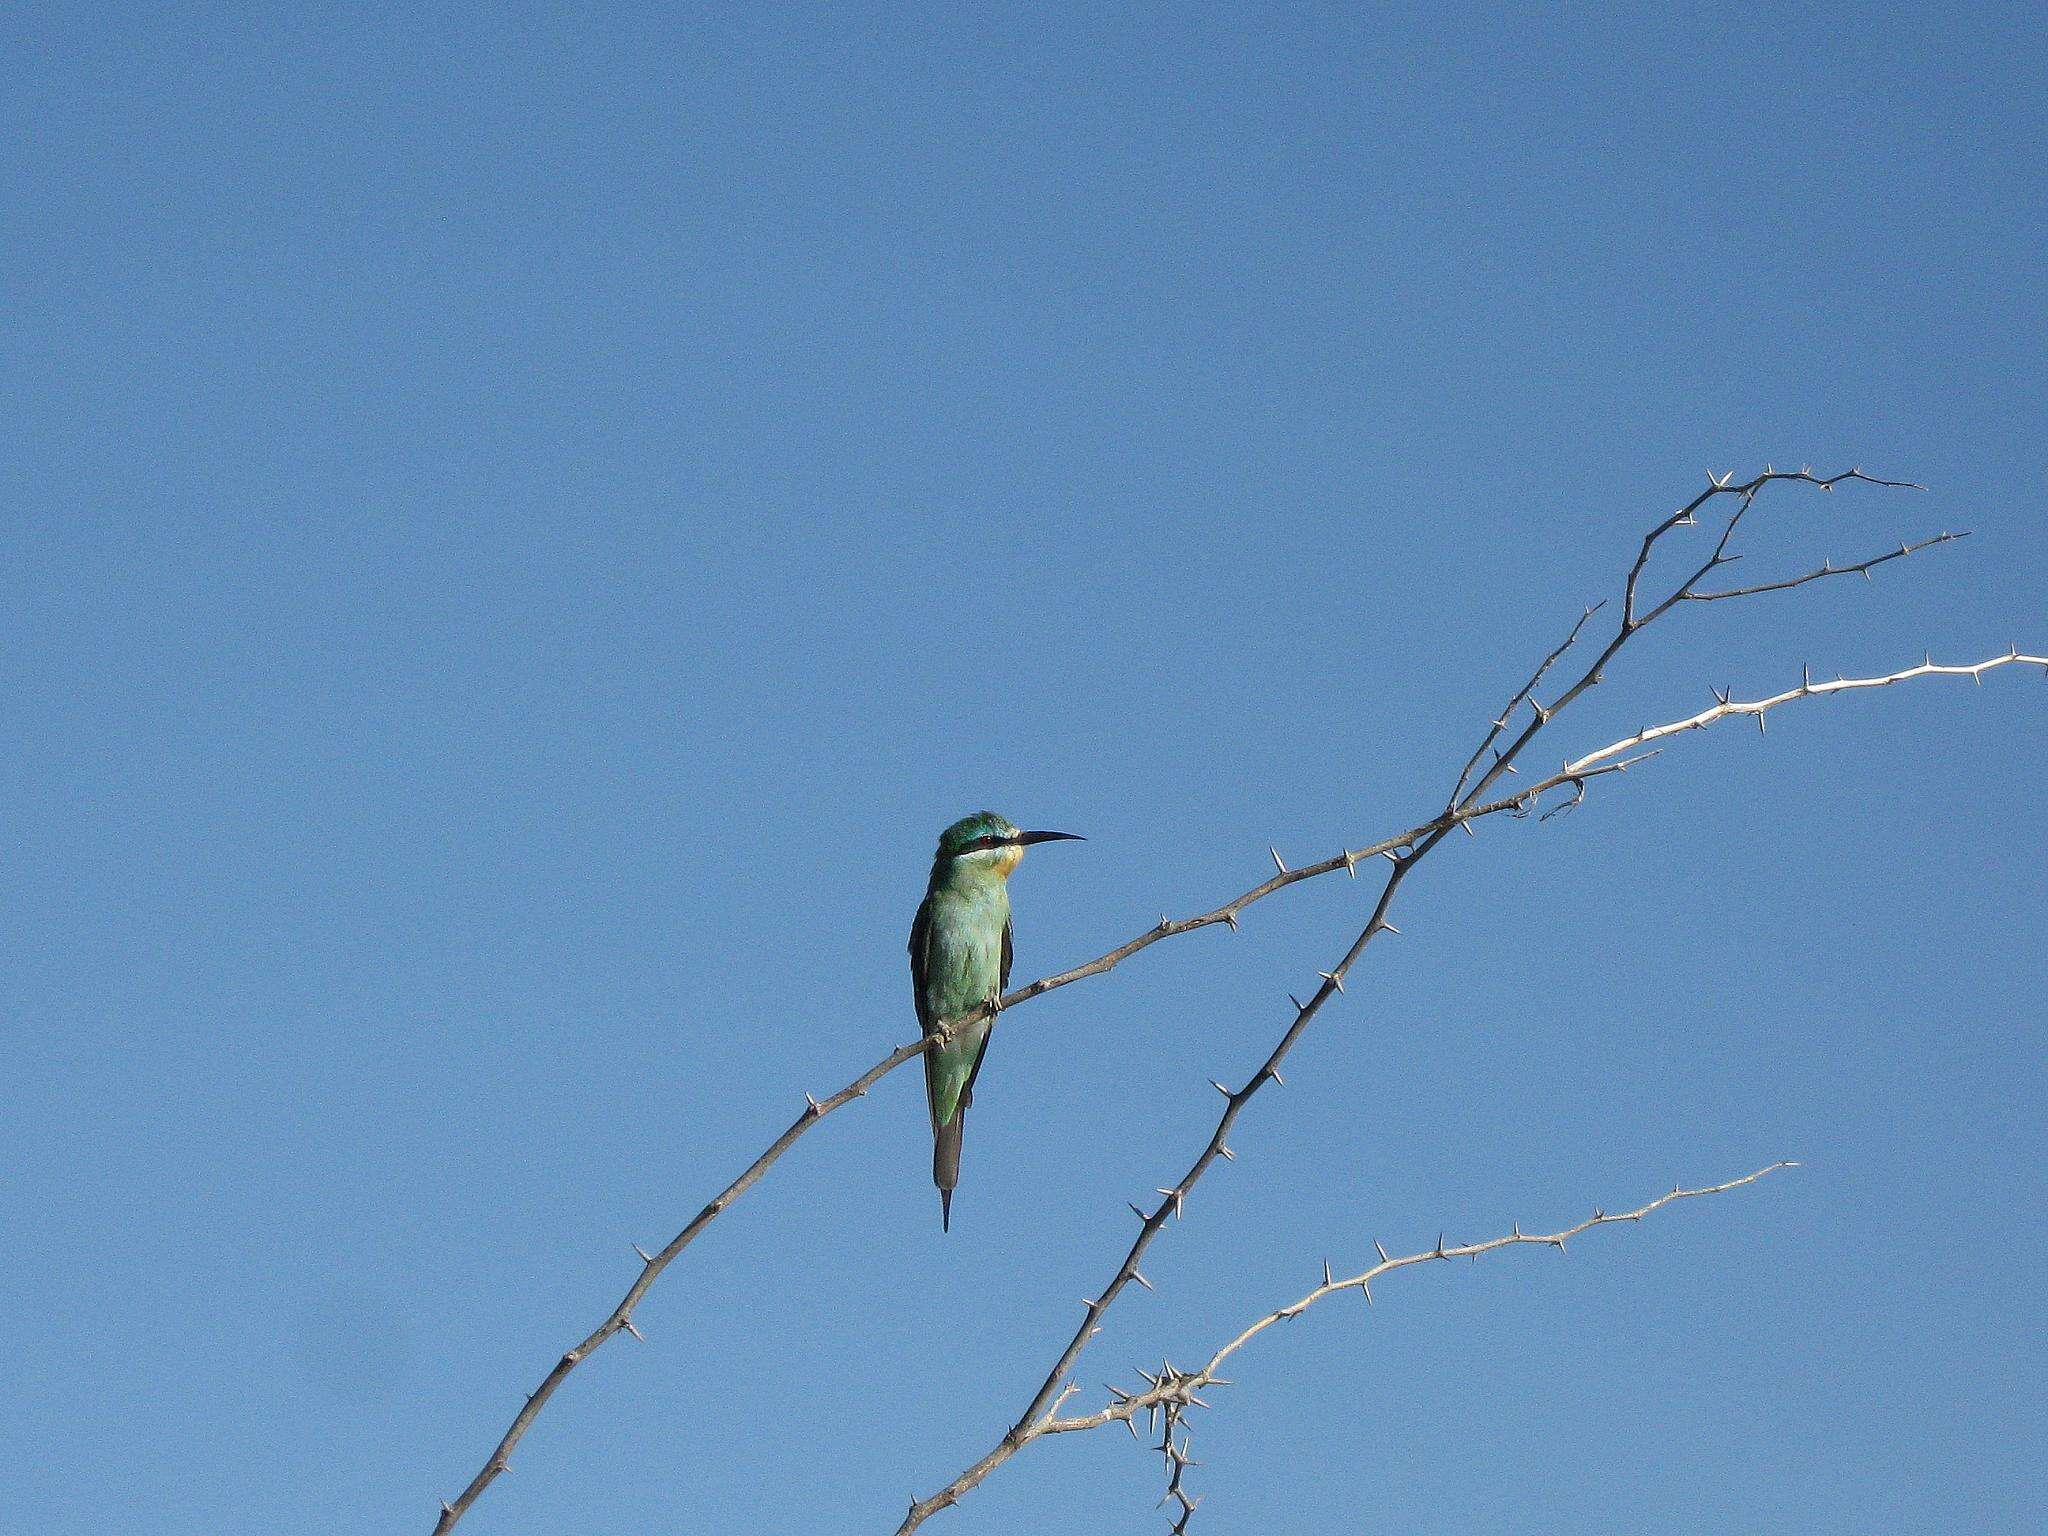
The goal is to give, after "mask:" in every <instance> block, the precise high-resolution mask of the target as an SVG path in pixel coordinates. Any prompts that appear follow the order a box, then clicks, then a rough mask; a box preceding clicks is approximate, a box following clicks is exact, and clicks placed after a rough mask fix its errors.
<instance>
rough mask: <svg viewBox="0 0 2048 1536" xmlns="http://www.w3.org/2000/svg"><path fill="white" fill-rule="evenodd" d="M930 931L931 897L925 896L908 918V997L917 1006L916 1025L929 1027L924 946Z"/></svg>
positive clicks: (929, 937)
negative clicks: (926, 1015) (925, 990)
mask: <svg viewBox="0 0 2048 1536" xmlns="http://www.w3.org/2000/svg"><path fill="white" fill-rule="evenodd" d="M931 933H932V899H931V897H930V896H926V897H925V899H924V900H923V901H921V902H919V903H918V904H917V916H916V917H914V918H912V919H911V920H910V999H911V1002H912V1003H913V1004H915V1005H916V1007H917V1025H918V1028H920V1029H929V1028H930V1027H931V1020H930V1019H928V1018H926V1017H925V1007H924V983H925V975H926V970H925V948H926V945H927V944H928V943H929V941H930V939H931Z"/></svg>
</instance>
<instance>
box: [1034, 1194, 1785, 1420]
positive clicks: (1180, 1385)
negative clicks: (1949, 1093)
mask: <svg viewBox="0 0 2048 1536" xmlns="http://www.w3.org/2000/svg"><path fill="white" fill-rule="evenodd" d="M1798 1166H1799V1164H1798V1163H1797V1162H1795V1161H1792V1160H1790V1159H1787V1160H1785V1161H1782V1162H1776V1163H1772V1164H1770V1165H1769V1166H1768V1167H1765V1168H1759V1169H1757V1170H1756V1172H1754V1173H1747V1174H1744V1175H1743V1176H1742V1177H1741V1178H1739V1179H1728V1180H1726V1181H1725V1182H1723V1183H1720V1184H1708V1185H1704V1186H1702V1187H1700V1188H1698V1189H1684V1188H1680V1187H1679V1186H1677V1185H1673V1186H1672V1187H1671V1188H1670V1189H1669V1190H1667V1191H1666V1192H1665V1193H1663V1194H1661V1195H1659V1196H1658V1197H1657V1198H1656V1199H1654V1200H1650V1201H1646V1202H1645V1203H1643V1204H1642V1205H1639V1206H1637V1207H1636V1208H1635V1209H1634V1210H1631V1211H1613V1212H1609V1211H1605V1210H1596V1211H1595V1212H1593V1214H1592V1215H1591V1216H1588V1217H1587V1218H1586V1219H1585V1220H1583V1221H1579V1222H1575V1223H1573V1224H1572V1225H1571V1226H1568V1227H1563V1228H1560V1229H1559V1230H1558V1231H1555V1232H1524V1231H1523V1230H1522V1228H1521V1225H1520V1223H1517V1224H1516V1225H1515V1228H1514V1230H1513V1231H1511V1232H1509V1233H1508V1234H1507V1235H1506V1236H1505V1237H1494V1238H1488V1239H1487V1240H1486V1241H1485V1242H1480V1243H1446V1242H1445V1241H1444V1240H1443V1239H1442V1238H1441V1237H1439V1238H1438V1239H1437V1241H1436V1243H1435V1244H1434V1245H1433V1246H1431V1247H1428V1248H1424V1249H1422V1250H1421V1251H1420V1252H1417V1253H1407V1254H1402V1255H1400V1256H1398V1257H1390V1256H1389V1255H1388V1254H1387V1251H1386V1250H1385V1249H1384V1248H1381V1249H1379V1250H1378V1251H1379V1256H1380V1257H1379V1262H1378V1263H1376V1264H1372V1265H1369V1266H1368V1267H1367V1268H1365V1269H1363V1270H1361V1271H1359V1272H1358V1273H1357V1274H1355V1275H1351V1276H1348V1277H1346V1278H1344V1279H1341V1280H1340V1279H1337V1278H1335V1277H1334V1276H1332V1274H1331V1273H1330V1267H1329V1266H1328V1265H1327V1264H1325V1265H1324V1266H1323V1279H1322V1283H1321V1284H1320V1285H1317V1286H1315V1287H1313V1288H1312V1289H1311V1290H1309V1291H1308V1292H1307V1293H1306V1294H1305V1295H1303V1296H1301V1297H1300V1298H1299V1299H1297V1300H1295V1301H1291V1302H1289V1303H1288V1304H1287V1305H1286V1306H1284V1307H1276V1308H1275V1309H1274V1310H1273V1311H1271V1312H1268V1313H1267V1314H1266V1315H1265V1316H1263V1317H1261V1318H1259V1319H1258V1320H1257V1321H1256V1322H1254V1323H1252V1324H1250V1325H1249V1326H1247V1327H1246V1328H1245V1329H1243V1330H1242V1331H1241V1332H1240V1333H1238V1334H1237V1336H1236V1337H1234V1338H1232V1339H1231V1340H1230V1341H1229V1342H1228V1343H1226V1344H1224V1345H1223V1346H1222V1347H1221V1348H1220V1349H1218V1350H1217V1351H1216V1352H1215V1353H1214V1354H1212V1355H1211V1356H1210V1357H1209V1359H1208V1361H1207V1362H1206V1363H1205V1364H1203V1365H1201V1366H1200V1367H1198V1368H1196V1369H1195V1370H1192V1371H1176V1370H1174V1369H1173V1368H1172V1366H1171V1365H1169V1366H1167V1367H1166V1368H1165V1369H1164V1370H1163V1371H1161V1372H1159V1373H1158V1374H1156V1375H1155V1374H1154V1373H1151V1372H1143V1373H1141V1374H1142V1375H1143V1376H1144V1379H1145V1385H1144V1386H1143V1387H1142V1388H1139V1389H1137V1390H1135V1391H1131V1392H1123V1391H1119V1390H1118V1389H1116V1388H1114V1387H1112V1388H1110V1401H1109V1402H1108V1403H1107V1404H1106V1405H1104V1406H1103V1407H1102V1408H1099V1409H1097V1410H1096V1411H1095V1412H1094V1413H1088V1414H1080V1415H1076V1416H1074V1417H1070V1418H1060V1417H1058V1416H1057V1415H1056V1414H1048V1415H1047V1416H1046V1417H1044V1418H1042V1419H1040V1420H1039V1421H1038V1423H1037V1424H1036V1425H1035V1426H1034V1429H1035V1433H1036V1434H1038V1435H1065V1434H1072V1433H1074V1432H1076V1431H1079V1430H1089V1429H1100V1428H1102V1427H1103V1426H1104V1425H1106V1424H1120V1423H1132V1422H1134V1421H1135V1420H1136V1418H1137V1416H1138V1415H1139V1414H1148V1415H1149V1414H1152V1413H1155V1412H1161V1413H1167V1414H1170V1415H1172V1417H1173V1418H1174V1419H1175V1420H1176V1421H1178V1419H1179V1417H1180V1414H1181V1412H1182V1411H1183V1410H1185V1409H1188V1408H1205V1407H1207V1406H1208V1404H1207V1403H1205V1402H1203V1401H1202V1399H1201V1398H1200V1396H1199V1395H1198V1394H1200V1393H1201V1392H1203V1391H1204V1390H1206V1389H1208V1388H1210V1387H1219V1386H1228V1385H1230V1383H1229V1382H1227V1381H1225V1380H1224V1379H1223V1376H1222V1374H1221V1372H1222V1368H1223V1364H1224V1362H1225V1361H1227V1360H1228V1359H1229V1358H1230V1357H1231V1356H1232V1355H1234V1354H1236V1353H1237V1352H1238V1351H1239V1350H1241V1349H1243V1348H1244V1347H1245V1346H1246V1345H1247V1344H1249V1343H1251V1341H1252V1340H1253V1339H1255V1338H1257V1337H1258V1336H1259V1335H1260V1334H1262V1333H1264V1332H1265V1331H1266V1330H1267V1329H1268V1328H1271V1327H1273V1326H1274V1325H1275V1324H1277V1323H1284V1322H1289V1321H1291V1320H1292V1319H1294V1318H1297V1317H1299V1316H1301V1314H1302V1313H1304V1312H1306V1311H1307V1310H1308V1309H1309V1308H1310V1307H1312V1306H1314V1305H1315V1304H1316V1303H1317V1302H1319V1301H1322V1300H1324V1299H1325V1298H1326V1297H1330V1296H1334V1295H1336V1294H1338V1293H1339V1292H1340V1291H1357V1292H1359V1293H1360V1294H1361V1295H1363V1296H1364V1297H1365V1298H1366V1299H1367V1300H1368V1301H1370V1300H1371V1299H1372V1283H1373V1282H1374V1281H1375V1280H1377V1279H1379V1278H1380V1277H1381V1276H1382V1275H1387V1274H1391V1273H1393V1271H1395V1270H1397V1269H1408V1268H1411V1267H1413V1266H1415V1265H1418V1264H1434V1263H1436V1262H1438V1261H1439V1260H1443V1259H1467V1258H1470V1259H1476V1258H1478V1257H1479V1255H1481V1254H1482V1253H1492V1252H1493V1251H1494V1250H1495V1249H1498V1248H1513V1247H1517V1246H1522V1245H1532V1246H1536V1247H1546V1248H1556V1249H1558V1250H1559V1251H1560V1252H1561V1251H1563V1249H1564V1245H1565V1244H1566V1243H1567V1242H1569V1241H1570V1240H1571V1239H1572V1238H1575V1237H1577V1236H1578V1235H1579V1234H1580V1233H1581V1232H1588V1231H1591V1230H1592V1229H1593V1228H1594V1227H1605V1226H1613V1225H1614V1224H1616V1223H1617V1222H1624V1221H1641V1220H1642V1219H1643V1218H1644V1217H1645V1216H1647V1215H1649V1214H1650V1213H1651V1212H1652V1211H1655V1210H1659V1209H1661V1208H1663V1207H1664V1206H1667V1205H1670V1204H1671V1203H1672V1202H1673V1201H1676V1200H1696V1199H1698V1198H1700V1197H1701V1196H1702V1195H1719V1194H1724V1193H1726V1192H1727V1191H1728V1190H1731V1189H1740V1188H1741V1187H1742V1186H1743V1185H1745V1184H1754V1183H1755V1182H1756V1181H1757V1180H1758V1179H1761V1178H1763V1177H1765V1176H1766V1175H1768V1174H1772V1173H1776V1172H1777V1171H1778V1170H1779V1169H1780V1168H1797V1167H1798Z"/></svg>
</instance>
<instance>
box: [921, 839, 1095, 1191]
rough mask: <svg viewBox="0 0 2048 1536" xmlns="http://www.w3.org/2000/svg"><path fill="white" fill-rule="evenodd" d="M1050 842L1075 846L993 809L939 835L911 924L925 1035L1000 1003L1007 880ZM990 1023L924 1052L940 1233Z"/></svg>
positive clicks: (1005, 976)
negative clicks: (1033, 848)
mask: <svg viewBox="0 0 2048 1536" xmlns="http://www.w3.org/2000/svg"><path fill="white" fill-rule="evenodd" d="M1059 841H1072V842H1079V841H1082V839H1081V838H1080V836H1079V834H1077V833H1073V832H1019V831H1018V830H1017V829H1016V828H1015V827H1014V826H1012V825H1011V824H1010V823H1009V822H1007V821H1005V820H1003V818H1002V817H1000V816H998V815H997V814H996V813H995V812H994V811H983V812H981V813H980V814H979V815H975V816H963V817H961V818H960V820H958V821H956V822H954V823H953V825H951V826H950V827H948V828H946V830H945V831H943V832H941V833H940V834H939V851H938V853H937V855H936V856H935V857H934V858H933V859H932V878H931V884H930V885H928V886H927V887H926V888H925V893H924V901H923V903H922V904H921V905H920V906H919V907H918V909H917V919H916V921H914V922H913V923H911V925H910V988H911V997H912V1001H914V1002H915V1003H916V1005H917V1022H918V1025H919V1027H920V1028H922V1029H923V1030H924V1032H925V1033H926V1034H927V1035H929V1034H931V1033H932V1032H933V1031H934V1030H936V1029H937V1028H938V1027H939V1025H940V1024H942V1023H944V1022H945V1021H946V1020H947V1019H953V1018H958V1017H959V1016H960V1015H961V1014H963V1013H966V1012H968V1011H969V1010H970V1009H974V1008H978V1007H980V1006H981V1005H982V1004H983V1003H989V1004H992V1005H999V1004H1000V1003H1001V1001H1002V996H1003V992H1004V990H1005V989H1006V988H1007V987H1008V986H1009V985H1010V885H1009V881H1010V873H1011V871H1012V870H1014V869H1016V867H1017V866H1018V864H1019V863H1021V862H1022V861H1023V858H1024V850H1025V849H1026V848H1027V847H1029V846H1030V845H1031V844H1032V843H1050V842H1059ZM994 1023H995V1018H994V1015H993V1013H991V1015H990V1017H988V1018H985V1019H979V1020H977V1021H976V1022H974V1023H973V1024H970V1025H969V1026H967V1027H966V1028H965V1029H963V1030H961V1031H960V1032H959V1033H958V1034H956V1035H955V1036H953V1038H952V1039H950V1040H948V1041H947V1042H946V1043H945V1044H944V1045H942V1046H940V1047H939V1048H937V1049H936V1050H929V1051H926V1052H925V1053H924V1086H925V1096H926V1098H927V1100H928V1101H929V1103H930V1105H931V1112H932V1182H933V1183H934V1184H936V1185H938V1186H939V1224H940V1226H941V1227H942V1228H944V1229H945V1230H947V1231H951V1230H952V1227H953V1188H954V1186H955V1185H957V1184H958V1183H959V1182H960V1135H961V1132H962V1130H963V1129H964V1128H965V1122H966V1119H967V1106H968V1105H970V1104H972V1103H973V1102H974V1079H975V1077H976V1076H977V1075H978V1074H979V1073H980V1072H981V1058H982V1057H983V1056H985V1055H987V1054H988V1035H989V1030H990V1028H991V1027H992V1026H993V1025H994Z"/></svg>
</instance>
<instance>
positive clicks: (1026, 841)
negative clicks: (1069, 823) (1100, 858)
mask: <svg viewBox="0 0 2048 1536" xmlns="http://www.w3.org/2000/svg"><path fill="white" fill-rule="evenodd" d="M1010 841H1011V842H1013V843H1015V844H1017V845H1018V846H1019V847H1020V848H1022V847H1028V846H1030V845H1031V844H1032V843H1085V842H1087V841H1088V839H1087V838H1085V837H1083V836H1082V835H1081V834H1080V833H1078V832H1019V833H1018V834H1017V835H1016V836H1015V837H1013V838H1011V839H1010Z"/></svg>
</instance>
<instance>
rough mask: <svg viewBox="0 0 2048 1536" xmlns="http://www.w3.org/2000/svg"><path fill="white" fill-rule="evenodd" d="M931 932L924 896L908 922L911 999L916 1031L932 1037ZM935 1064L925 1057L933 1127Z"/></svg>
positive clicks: (935, 1113) (935, 1114) (928, 904)
mask: <svg viewBox="0 0 2048 1536" xmlns="http://www.w3.org/2000/svg"><path fill="white" fill-rule="evenodd" d="M931 932H932V899H931V897H930V896H926V897H925V899H924V900H923V901H921V902H919V903H918V904H917V916H916V917H914V918H912V919H911V921H910V997H911V1002H912V1003H913V1004H914V1005H915V1006H916V1008H917V1027H918V1028H919V1029H920V1030H921V1031H923V1032H924V1033H926V1034H930V1033H931V1027H932V1019H931V1014H930V1012H929V1010H927V1009H926V1007H925V1001H924V981H925V975H926V960H927V957H926V953H925V952H926V949H927V947H928V946H929V943H930V940H931ZM937 1068H938V1061H937V1059H936V1058H935V1057H934V1056H933V1054H932V1053H931V1052H930V1051H926V1052H925V1053H924V1099H925V1106H926V1107H927V1108H928V1109H929V1110H930V1111H931V1116H932V1124H933V1125H937V1124H938V1122H939V1097H938V1079H937Z"/></svg>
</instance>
